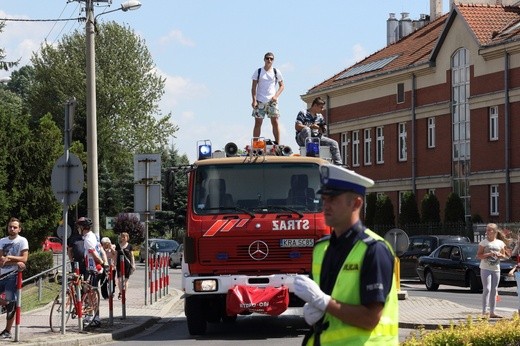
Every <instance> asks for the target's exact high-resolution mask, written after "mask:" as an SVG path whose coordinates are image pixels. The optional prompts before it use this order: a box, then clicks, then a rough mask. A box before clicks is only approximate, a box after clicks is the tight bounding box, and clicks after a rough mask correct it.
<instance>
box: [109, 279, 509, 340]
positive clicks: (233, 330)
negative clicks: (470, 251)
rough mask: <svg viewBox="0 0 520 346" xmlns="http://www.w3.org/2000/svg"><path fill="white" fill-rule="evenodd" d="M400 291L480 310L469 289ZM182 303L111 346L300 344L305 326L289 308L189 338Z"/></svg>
mask: <svg viewBox="0 0 520 346" xmlns="http://www.w3.org/2000/svg"><path fill="white" fill-rule="evenodd" d="M170 274H171V282H172V285H173V287H175V288H177V289H180V278H181V273H180V269H171V270H170ZM401 289H402V290H405V291H406V292H407V293H408V295H409V296H410V297H414V296H423V297H432V298H438V299H446V300H450V301H453V302H456V303H458V304H461V305H464V306H467V307H471V308H475V309H480V307H481V299H482V295H481V294H478V293H470V292H469V289H468V288H459V287H451V286H444V285H441V286H440V287H439V290H438V291H434V292H431V291H428V290H426V287H425V286H424V284H422V283H420V282H419V281H403V282H402V284H401ZM500 290H501V291H503V292H507V293H508V294H502V295H500V302H499V303H497V310H496V311H497V313H500V311H516V309H517V308H518V297H517V296H516V295H513V293H514V292H516V289H515V288H501V289H500ZM183 307H184V305H183V304H182V302H179V304H176V305H174V306H173V307H172V310H171V314H170V316H171V317H169V318H163V319H162V320H161V321H160V322H159V323H157V324H155V325H154V326H153V327H151V328H149V329H148V330H146V331H144V332H142V333H140V334H137V335H135V336H134V337H132V338H129V339H125V340H123V341H118V342H113V343H110V345H123V343H124V345H130V346H132V345H136V346H137V345H138V346H151V345H157V344H158V343H168V344H169V343H174V344H175V345H179V346H193V345H244V341H245V340H247V344H248V346H260V345H273V344H276V345H289V346H292V345H295V346H296V345H301V342H302V340H303V337H304V335H305V333H306V332H307V331H308V327H307V325H306V324H305V321H304V320H303V319H302V318H301V317H300V316H301V309H289V310H288V311H287V312H286V313H284V314H283V315H281V316H279V317H276V318H273V317H268V316H260V315H251V316H239V318H238V319H237V321H236V322H235V323H230V324H211V323H210V324H208V331H207V333H206V335H205V336H198V337H195V338H194V337H192V336H190V334H189V333H188V328H187V325H186V318H185V316H184V310H183ZM410 332H412V330H411V329H402V328H401V329H399V340H400V341H401V342H402V341H404V339H405V338H406V337H407V336H408V335H409V334H410Z"/></svg>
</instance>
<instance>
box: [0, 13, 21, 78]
mask: <svg viewBox="0 0 520 346" xmlns="http://www.w3.org/2000/svg"><path fill="white" fill-rule="evenodd" d="M4 27H5V22H0V33H1V32H2V31H3V29H4ZM5 57H6V56H5V51H4V49H3V48H0V69H2V70H5V71H9V69H10V68H13V67H15V66H17V65H18V63H19V62H20V60H18V61H5V60H4V59H5Z"/></svg>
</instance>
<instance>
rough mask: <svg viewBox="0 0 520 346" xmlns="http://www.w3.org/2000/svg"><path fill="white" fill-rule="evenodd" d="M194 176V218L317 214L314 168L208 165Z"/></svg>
mask: <svg viewBox="0 0 520 346" xmlns="http://www.w3.org/2000/svg"><path fill="white" fill-rule="evenodd" d="M194 173H195V174H196V176H195V184H194V191H193V196H194V198H193V208H194V210H195V212H196V213H197V214H221V213H237V212H240V210H245V211H249V212H255V213H272V212H275V213H277V212H278V213H279V212H281V213H283V212H290V211H291V210H293V211H295V212H297V213H303V212H320V211H321V199H320V198H319V197H320V196H319V195H317V194H316V191H318V190H319V188H320V174H319V165H317V164H313V163H308V164H307V163H305V164H302V163H301V162H300V163H297V164H295V163H263V164H261V165H259V164H251V165H244V164H228V165H209V166H199V167H198V168H197V170H196V171H195V172H194Z"/></svg>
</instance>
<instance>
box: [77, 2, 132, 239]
mask: <svg viewBox="0 0 520 346" xmlns="http://www.w3.org/2000/svg"><path fill="white" fill-rule="evenodd" d="M93 2H94V1H93V0H85V11H86V15H87V20H86V24H85V31H86V32H85V33H86V45H87V50H86V60H87V95H86V102H87V185H88V190H87V192H88V194H87V205H88V215H89V217H90V218H91V219H92V222H93V225H92V226H93V229H94V232H95V233H96V234H97V235H98V236H99V192H98V151H97V114H96V49H95V35H96V33H95V22H96V18H97V17H98V16H100V15H102V14H107V13H110V12H115V11H124V12H126V11H128V10H136V9H138V8H139V7H141V3H140V2H139V1H137V0H129V1H126V2H124V3H122V4H121V7H120V8H117V9H115V10H111V11H107V12H104V13H101V14H99V15H97V16H95V17H94V4H93ZM96 2H99V0H98V1H96ZM107 2H111V1H110V0H107Z"/></svg>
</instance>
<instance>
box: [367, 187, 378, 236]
mask: <svg viewBox="0 0 520 346" xmlns="http://www.w3.org/2000/svg"><path fill="white" fill-rule="evenodd" d="M376 204H377V193H375V192H371V193H369V194H368V196H367V198H366V206H367V207H366V213H365V225H366V226H367V227H368V228H373V227H374V220H375V217H376Z"/></svg>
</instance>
